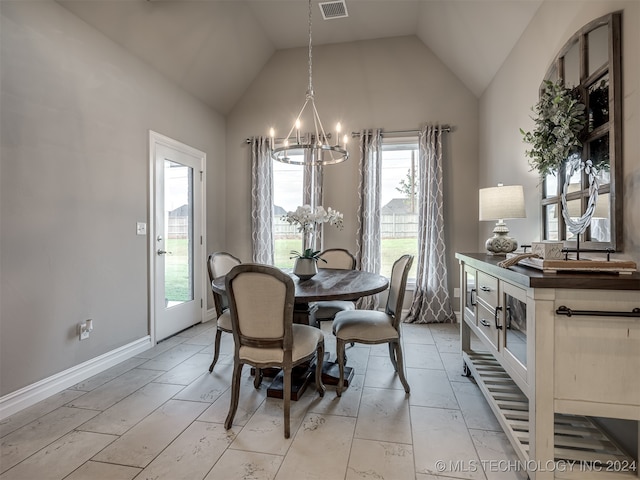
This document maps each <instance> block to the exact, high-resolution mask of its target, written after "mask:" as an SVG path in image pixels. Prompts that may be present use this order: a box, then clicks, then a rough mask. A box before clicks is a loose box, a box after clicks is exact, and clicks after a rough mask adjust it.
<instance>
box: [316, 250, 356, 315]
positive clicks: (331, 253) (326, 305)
mask: <svg viewBox="0 0 640 480" xmlns="http://www.w3.org/2000/svg"><path fill="white" fill-rule="evenodd" d="M320 258H322V259H323V260H325V261H324V262H323V261H319V262H318V268H335V269H340V270H353V269H354V268H356V257H354V256H353V254H352V253H351V252H349V251H348V250H345V249H344V248H328V249H327V250H325V251H323V252H322V253H321V254H320ZM313 305H314V306H315V307H316V308H315V311H314V318H315V319H316V321H322V320H333V318H334V317H335V316H336V313H338V312H342V311H346V310H355V308H356V307H355V304H354V303H353V302H350V301H347V300H322V301H319V302H315V303H314V304H313Z"/></svg>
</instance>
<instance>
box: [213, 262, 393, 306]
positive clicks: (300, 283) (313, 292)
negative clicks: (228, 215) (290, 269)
mask: <svg viewBox="0 0 640 480" xmlns="http://www.w3.org/2000/svg"><path fill="white" fill-rule="evenodd" d="M289 274H290V275H291V278H292V279H293V282H294V284H295V286H296V293H295V296H296V300H295V301H296V302H297V303H309V302H318V301H321V300H357V299H358V298H360V297H366V296H367V295H373V294H375V293H379V292H382V291H384V290H386V289H387V287H388V286H389V280H388V279H387V278H386V277H383V276H382V275H378V274H375V273H370V272H363V271H360V270H337V269H331V268H319V269H318V273H317V274H316V275H315V276H314V277H313V278H311V279H309V280H300V279H299V278H298V277H296V276H295V275H294V274H293V273H289ZM224 281H225V277H218V278H216V279H215V280H214V281H213V285H212V287H213V289H214V290H215V291H216V292H218V293H222V294H224V293H225V283H224Z"/></svg>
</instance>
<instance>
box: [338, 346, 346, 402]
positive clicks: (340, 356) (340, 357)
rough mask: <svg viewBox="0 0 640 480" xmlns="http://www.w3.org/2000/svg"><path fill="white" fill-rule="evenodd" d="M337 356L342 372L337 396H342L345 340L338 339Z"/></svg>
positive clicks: (339, 368)
mask: <svg viewBox="0 0 640 480" xmlns="http://www.w3.org/2000/svg"><path fill="white" fill-rule="evenodd" d="M336 356H337V360H338V370H339V371H340V378H339V379H338V385H336V395H337V396H338V397H340V396H342V386H343V385H344V359H345V354H344V340H341V339H339V338H337V339H336Z"/></svg>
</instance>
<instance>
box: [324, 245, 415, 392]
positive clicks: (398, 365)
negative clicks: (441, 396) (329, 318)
mask: <svg viewBox="0 0 640 480" xmlns="http://www.w3.org/2000/svg"><path fill="white" fill-rule="evenodd" d="M412 263H413V256H412V255H403V256H402V257H400V258H399V259H398V260H396V261H395V263H394V264H393V268H392V270H391V280H390V282H389V295H388V297H387V304H386V306H385V309H384V312H382V311H378V310H352V311H347V312H339V313H338V314H336V317H335V319H334V320H333V334H334V335H335V336H336V354H337V357H338V368H339V371H340V380H339V381H338V385H337V387H336V393H337V395H338V396H340V395H341V394H342V386H343V384H344V383H343V382H344V362H345V352H344V347H345V343H347V342H349V343H353V342H356V343H365V344H378V343H388V344H389V356H390V357H391V363H392V364H393V368H394V369H395V371H396V372H397V374H398V376H399V377H400V381H401V382H402V386H403V387H404V390H405V392H407V393H409V391H410V388H409V383H407V379H406V378H405V374H404V362H403V359H402V342H401V339H400V329H401V327H400V317H401V316H402V303H403V302H404V294H405V291H406V288H407V277H408V275H409V269H410V268H411V264H412Z"/></svg>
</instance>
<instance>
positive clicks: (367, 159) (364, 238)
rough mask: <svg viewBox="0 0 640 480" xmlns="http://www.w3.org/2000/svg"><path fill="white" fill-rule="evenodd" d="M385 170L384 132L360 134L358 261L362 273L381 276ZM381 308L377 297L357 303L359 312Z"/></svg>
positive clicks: (378, 130) (365, 131) (370, 297)
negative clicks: (381, 215) (382, 205)
mask: <svg viewBox="0 0 640 480" xmlns="http://www.w3.org/2000/svg"><path fill="white" fill-rule="evenodd" d="M381 170H382V132H381V130H380V129H376V130H374V131H370V130H363V131H362V132H360V164H359V172H360V178H359V182H358V196H359V205H358V229H357V232H356V249H357V251H356V259H357V262H358V265H359V267H360V269H361V270H363V271H366V272H372V273H380V264H381V253H380V241H381V236H380V176H381ZM377 307H378V297H377V295H372V296H369V297H364V298H361V299H360V300H358V303H357V308H360V309H367V310H373V309H376V308H377Z"/></svg>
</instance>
